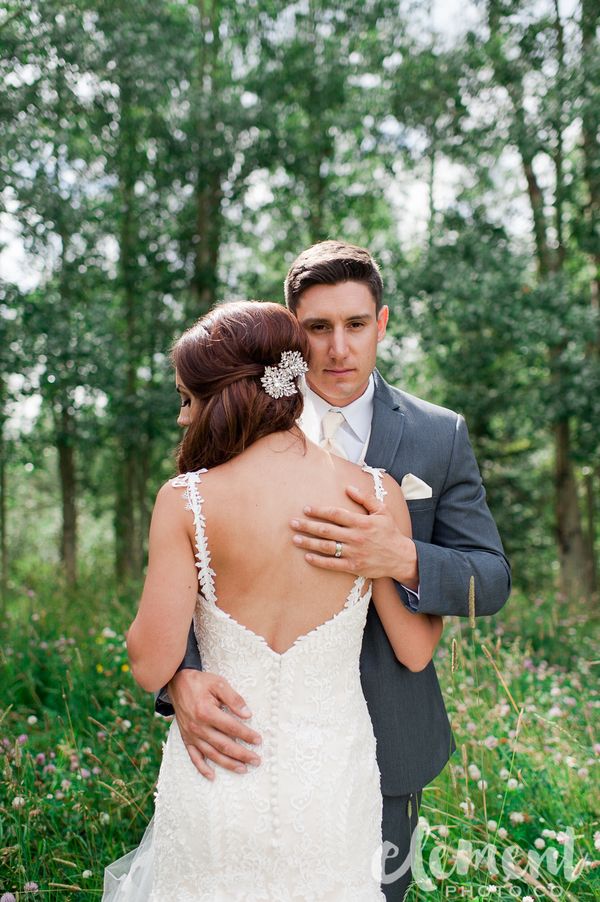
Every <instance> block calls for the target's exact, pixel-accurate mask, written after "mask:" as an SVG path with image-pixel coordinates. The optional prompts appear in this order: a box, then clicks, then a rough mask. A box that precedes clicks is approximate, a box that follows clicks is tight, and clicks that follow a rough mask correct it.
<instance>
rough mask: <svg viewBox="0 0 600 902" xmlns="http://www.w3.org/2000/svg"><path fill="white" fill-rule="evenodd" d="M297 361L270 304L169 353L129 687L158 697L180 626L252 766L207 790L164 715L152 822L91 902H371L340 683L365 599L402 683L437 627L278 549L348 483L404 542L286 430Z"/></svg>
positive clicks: (376, 811) (379, 483)
mask: <svg viewBox="0 0 600 902" xmlns="http://www.w3.org/2000/svg"><path fill="white" fill-rule="evenodd" d="M307 356H308V341H307V338H306V335H305V333H304V331H303V329H302V327H301V326H300V325H299V324H298V322H297V320H296V319H295V317H294V316H293V315H292V314H290V313H289V312H288V311H287V310H286V309H285V308H284V307H281V306H279V305H278V304H271V303H259V302H236V303H229V304H222V305H221V306H218V307H216V308H215V309H214V310H213V311H212V312H211V313H209V314H207V315H206V316H204V317H203V318H202V319H200V320H199V321H198V323H196V325H195V326H193V327H192V328H191V329H189V330H188V331H187V332H185V333H184V334H183V336H182V337H181V338H180V339H179V340H178V341H177V343H176V344H175V347H174V351H173V359H174V363H175V371H176V382H177V391H178V392H179V394H180V397H181V405H182V407H183V408H188V410H187V411H186V422H189V426H188V428H187V431H186V433H185V437H184V439H183V441H182V443H181V446H180V448H179V453H178V460H177V463H178V469H179V474H180V475H179V476H177V477H176V478H175V479H173V480H171V481H170V482H169V483H167V484H166V485H164V486H163V487H162V488H161V489H160V491H159V493H158V497H157V500H156V506H155V508H154V513H153V517H152V525H151V529H150V542H149V563H148V571H147V576H146V582H145V585H144V590H143V594H142V598H141V601H140V605H139V610H138V613H137V615H136V617H135V619H134V621H133V623H132V625H131V627H130V629H129V632H128V634H127V648H128V652H129V658H130V662H131V669H132V672H133V675H134V677H135V679H136V681H137V682H138V683H139V684H140V685H141V686H142V687H143V688H144V689H146V690H148V691H156V690H158V689H159V688H160V687H161V686H163V685H165V684H166V683H167V682H168V681H169V679H170V678H171V676H172V675H173V674H174V672H175V671H176V669H177V666H178V665H179V663H180V661H181V660H182V658H183V655H184V652H185V647H186V640H187V635H188V629H189V623H190V620H191V619H192V617H193V620H194V629H195V634H196V638H197V641H198V643H199V645H200V648H201V650H202V660H203V663H204V666H205V667H206V669H207V670H209V671H211V672H213V673H216V674H218V675H220V676H222V677H224V678H225V679H226V680H227V681H228V682H229V683H230V684H231V685H234V686H236V688H237V689H238V690H239V692H240V694H241V695H242V696H243V697H244V699H246V700H247V702H248V705H249V706H250V709H251V718H250V720H249V722H250V724H251V725H252V727H253V728H255V729H256V730H257V731H258V732H259V733H260V734H261V735H262V737H263V743H262V747H261V749H260V758H261V760H260V763H259V764H258V765H257V766H255V767H250V769H249V772H248V773H246V774H245V776H244V777H241V776H239V775H238V774H236V773H234V772H232V771H230V770H226V769H225V768H220V767H218V766H217V767H216V775H215V779H214V780H208V779H206V778H205V777H203V776H201V774H200V773H199V772H198V771H197V770H196V768H195V766H194V764H193V763H192V761H191V760H190V757H189V755H188V752H187V750H186V748H185V746H184V744H183V741H182V739H181V735H180V732H179V729H178V725H177V721H176V720H174V721H173V723H172V724H171V728H170V731H169V735H168V739H167V742H166V745H165V747H164V754H163V760H162V765H161V769H160V774H159V777H158V788H157V792H156V806H155V814H154V817H153V819H152V821H151V822H150V825H149V827H148V828H147V830H146V833H145V834H144V838H143V840H142V843H141V845H140V846H139V847H138V848H137V849H136V850H134V851H133V852H130V853H129V855H126V856H125V857H124V858H122V859H119V861H117V862H115V863H113V864H112V865H111V866H110V867H108V868H107V869H106V872H105V883H104V895H103V900H105V902H113V900H114V902H125V900H126V902H166V900H174V902H235V900H240V902H242V900H244V902H259V900H261V902H262V900H264V902H275V900H277V902H300V900H306V902H308V900H310V902H317V900H329V902H344V900H346V902H356V900H361V902H371V900H373V902H375V900H383V899H384V896H383V894H382V892H381V889H380V886H379V883H380V855H381V808H382V799H381V791H380V780H379V772H378V769H377V763H376V757H375V738H374V735H373V728H372V725H371V721H370V718H369V714H368V711H367V707H366V704H365V700H364V697H363V694H362V689H361V684H360V678H359V656H360V650H361V644H362V633H363V629H364V625H365V618H366V614H367V608H368V605H369V604H370V601H371V593H372V598H373V603H374V604H375V606H376V607H377V611H378V614H379V616H380V618H381V621H382V623H383V624H384V625H386V624H389V627H388V629H389V633H388V635H389V639H390V642H391V644H392V647H393V648H394V651H395V653H396V656H397V657H398V659H399V660H400V661H401V662H402V663H403V664H405V665H406V666H407V667H409V668H410V669H412V670H420V669H422V668H423V667H425V666H426V664H427V663H428V662H429V660H430V659H431V656H432V653H433V650H434V648H435V646H436V644H437V642H438V641H439V638H440V635H441V632H442V621H441V618H440V617H435V616H430V615H427V614H412V613H410V612H408V611H406V610H405V609H404V607H403V606H402V605H399V604H398V600H397V595H396V591H395V589H394V587H393V584H392V582H391V580H388V579H378V580H375V581H374V582H373V584H372V585H371V583H370V581H369V580H367V579H365V578H364V577H362V576H360V575H357V576H356V577H355V578H353V577H352V576H351V575H349V574H347V573H341V572H335V571H329V570H322V569H317V568H314V567H310V566H309V565H308V564H307V563H306V562H305V560H304V555H303V553H302V552H301V551H300V550H299V549H296V548H294V547H293V546H292V545H290V542H289V538H288V523H289V520H290V518H291V517H293V516H295V515H296V513H297V511H298V510H299V509H301V508H302V507H303V506H304V505H306V504H310V503H311V502H312V503H319V504H331V505H341V504H344V505H346V506H348V504H349V503H350V502H349V499H348V496H347V495H346V493H345V487H346V486H347V485H348V484H353V485H355V486H357V487H358V488H359V489H361V490H363V491H365V490H368V491H370V492H374V494H375V496H376V497H377V498H378V499H380V500H382V499H383V497H384V495H387V498H386V503H387V505H388V507H389V508H390V510H391V511H392V513H393V516H394V518H395V519H396V520H397V522H398V524H399V526H400V527H401V528H402V529H403V530H404V531H405V532H406V533H407V534H410V520H409V515H408V510H407V507H406V503H405V501H404V498H403V496H402V492H401V490H400V488H399V487H398V485H397V484H396V483H395V482H394V480H392V479H391V478H389V477H388V476H386V475H385V474H383V472H382V471H379V470H373V469H371V468H369V467H366V466H365V467H363V468H362V469H361V468H360V467H358V466H357V465H355V464H353V463H350V462H349V461H347V460H342V459H341V458H338V457H336V456H335V455H332V454H331V453H330V452H328V451H325V450H323V449H322V448H320V447H318V446H317V445H314V444H313V443H312V442H310V441H308V439H306V437H305V436H304V435H303V433H302V432H301V431H300V429H299V427H298V426H297V425H296V421H297V419H298V417H299V416H300V413H301V411H302V396H301V394H300V393H299V392H298V390H297V386H296V381H297V378H298V376H300V375H301V374H302V373H303V372H304V371H305V370H306V363H305V359H306V358H307ZM356 509H357V510H358V505H356ZM331 544H332V549H331V553H332V554H335V553H336V552H338V549H337V547H334V543H333V542H332V543H331ZM338 544H339V543H338ZM198 584H199V585H198Z"/></svg>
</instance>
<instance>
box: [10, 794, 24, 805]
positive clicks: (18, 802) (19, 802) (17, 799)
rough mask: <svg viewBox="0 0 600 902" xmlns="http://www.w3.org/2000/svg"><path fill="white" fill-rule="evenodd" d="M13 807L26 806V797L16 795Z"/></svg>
mask: <svg viewBox="0 0 600 902" xmlns="http://www.w3.org/2000/svg"><path fill="white" fill-rule="evenodd" d="M12 806H13V808H24V807H25V799H24V798H23V796H15V797H14V799H13V800H12Z"/></svg>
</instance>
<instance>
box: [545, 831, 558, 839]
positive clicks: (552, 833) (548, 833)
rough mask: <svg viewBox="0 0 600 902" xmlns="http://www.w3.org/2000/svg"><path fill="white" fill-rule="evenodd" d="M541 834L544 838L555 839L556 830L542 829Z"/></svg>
mask: <svg viewBox="0 0 600 902" xmlns="http://www.w3.org/2000/svg"><path fill="white" fill-rule="evenodd" d="M542 836H545V837H546V839H556V830H542Z"/></svg>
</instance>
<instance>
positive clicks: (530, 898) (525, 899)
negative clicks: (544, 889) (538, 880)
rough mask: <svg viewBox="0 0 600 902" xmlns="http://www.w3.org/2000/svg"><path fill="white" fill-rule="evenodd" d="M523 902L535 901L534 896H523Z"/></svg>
mask: <svg viewBox="0 0 600 902" xmlns="http://www.w3.org/2000/svg"><path fill="white" fill-rule="evenodd" d="M523 902H534V899H533V896H523Z"/></svg>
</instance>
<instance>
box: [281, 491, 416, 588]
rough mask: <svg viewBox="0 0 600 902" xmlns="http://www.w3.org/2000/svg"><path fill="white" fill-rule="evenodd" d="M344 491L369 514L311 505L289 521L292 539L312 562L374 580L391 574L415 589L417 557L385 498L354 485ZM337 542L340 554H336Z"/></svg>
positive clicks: (327, 568)
mask: <svg viewBox="0 0 600 902" xmlns="http://www.w3.org/2000/svg"><path fill="white" fill-rule="evenodd" d="M346 493H347V494H348V496H349V497H350V498H352V500H353V501H356V502H357V503H358V504H360V505H362V506H363V507H364V509H365V511H366V513H364V514H362V513H354V511H349V510H346V508H343V507H316V506H311V507H305V508H304V510H303V513H304V517H302V518H297V519H294V520H292V521H291V527H292V529H293V530H294V533H295V534H294V543H295V544H296V545H298V546H299V547H300V548H302V549H303V550H305V551H306V552H307V553H306V554H305V558H306V560H307V561H308V563H309V564H312V565H313V566H314V567H321V568H322V569H324V570H338V571H343V572H346V573H353V574H354V575H355V576H358V575H361V576H366V577H369V578H371V579H377V578H378V577H382V576H389V577H392V578H393V579H395V580H397V581H398V582H400V583H402V585H404V586H406V587H407V588H409V589H411V588H415V589H416V588H417V586H418V584H419V575H418V559H417V551H416V548H415V544H414V542H413V541H412V539H410V538H409V537H408V536H406V535H405V534H404V533H403V532H402V531H401V530H400V529H399V527H398V524H397V523H396V520H395V519H394V517H393V515H392V513H391V511H390V510H389V508H388V507H386V505H385V504H384V503H383V502H382V501H378V500H377V499H376V498H373V497H372V496H371V495H369V494H367V493H366V492H361V491H360V489H357V488H355V487H354V486H348V488H347V489H346ZM336 543H338V545H337V546H336ZM339 543H341V546H342V547H341V555H339V556H338V557H335V552H336V547H337V548H339Z"/></svg>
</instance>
